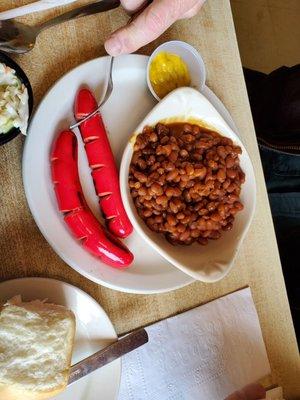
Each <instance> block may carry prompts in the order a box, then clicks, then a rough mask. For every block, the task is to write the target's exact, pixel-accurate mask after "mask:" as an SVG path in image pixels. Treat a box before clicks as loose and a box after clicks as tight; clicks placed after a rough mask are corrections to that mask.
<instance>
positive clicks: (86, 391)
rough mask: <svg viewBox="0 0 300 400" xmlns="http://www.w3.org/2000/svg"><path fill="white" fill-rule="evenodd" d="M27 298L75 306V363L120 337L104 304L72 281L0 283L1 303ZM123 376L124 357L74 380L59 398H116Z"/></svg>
mask: <svg viewBox="0 0 300 400" xmlns="http://www.w3.org/2000/svg"><path fill="white" fill-rule="evenodd" d="M18 294H20V295H22V299H23V300H24V301H31V300H36V299H40V300H43V299H48V301H49V302H52V303H55V304H61V305H64V306H66V307H67V308H69V309H70V310H72V311H73V312H74V314H75V316H76V336H75V343H74V353H73V359H72V364H75V363H77V362H78V361H80V360H82V359H84V358H86V357H88V356H90V355H91V354H94V353H95V352H96V351H99V350H101V349H103V348H104V347H106V346H108V345H109V344H111V343H113V342H114V341H116V339H117V335H116V332H115V330H114V327H113V325H112V323H111V322H110V320H109V318H108V316H107V315H106V313H105V312H104V310H103V309H102V308H101V307H100V305H99V304H98V303H97V302H96V301H95V300H94V299H93V298H92V297H90V296H89V295H88V294H86V293H85V292H83V291H82V290H80V289H78V288H76V287H75V286H71V285H69V284H68V283H64V282H61V281H57V280H54V279H45V278H24V279H14V280H11V281H6V282H2V283H0V304H1V303H3V302H6V301H7V300H9V299H10V298H12V297H13V296H15V295H18ZM120 377H121V360H116V361H114V362H113V363H111V364H109V365H106V366H105V367H103V368H101V369H99V370H97V371H95V372H93V373H92V374H90V375H88V376H86V377H85V378H82V379H81V380H79V381H77V382H75V383H73V385H71V386H69V387H68V388H67V390H66V391H65V392H63V393H61V394H59V395H58V396H56V397H54V398H53V400H54V399H56V400H74V399H76V400H99V398H101V400H115V399H117V396H118V392H119V386H120Z"/></svg>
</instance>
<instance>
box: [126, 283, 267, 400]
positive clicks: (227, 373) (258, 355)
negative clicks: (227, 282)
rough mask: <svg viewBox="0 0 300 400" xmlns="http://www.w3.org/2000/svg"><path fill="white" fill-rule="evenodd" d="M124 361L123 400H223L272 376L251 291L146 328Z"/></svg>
mask: <svg viewBox="0 0 300 400" xmlns="http://www.w3.org/2000/svg"><path fill="white" fill-rule="evenodd" d="M147 332H148V334H149V343H148V344H146V345H145V346H143V347H141V348H140V349H138V350H136V351H134V352H132V353H130V354H128V355H127V356H125V357H124V358H123V367H122V380H121V389H120V395H119V400H224V398H225V397H226V396H228V395H229V394H231V393H232V392H234V391H235V390H237V389H240V388H242V387H243V386H245V385H247V384H249V383H252V382H255V381H257V380H259V379H261V378H263V377H264V376H266V375H268V374H269V373H270V365H269V361H268V357H267V353H266V349H265V345H264V342H263V338H262V334H261V329H260V325H259V320H258V316H257V313H256V309H255V306H254V303H253V300H252V296H251V291H250V289H243V290H240V291H238V292H235V293H232V294H229V295H227V296H225V297H222V298H220V299H218V300H215V301H212V302H211V303H208V304H206V305H203V306H200V307H197V308H195V309H193V310H191V311H188V312H185V313H183V314H181V315H178V316H175V317H172V318H169V319H166V320H164V321H161V322H158V323H156V324H154V325H152V326H149V327H148V328H147Z"/></svg>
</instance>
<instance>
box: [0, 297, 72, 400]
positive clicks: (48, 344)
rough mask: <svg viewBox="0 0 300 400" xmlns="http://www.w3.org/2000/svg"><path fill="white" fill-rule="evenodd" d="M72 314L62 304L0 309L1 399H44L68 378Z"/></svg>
mask: <svg viewBox="0 0 300 400" xmlns="http://www.w3.org/2000/svg"><path fill="white" fill-rule="evenodd" d="M74 336H75V316H74V314H73V313H72V311H69V310H67V309H66V308H65V307H63V306H58V305H54V304H48V303H45V302H43V301H39V300H36V301H32V302H30V303H24V302H22V300H21V297H20V296H17V297H15V298H14V299H12V300H10V301H9V302H8V303H7V304H5V305H4V306H2V308H0V400H43V399H48V398H50V397H52V396H55V395H56V394H58V393H60V392H61V391H63V390H64V389H65V388H66V386H67V384H68V379H69V370H70V366H71V357H72V350H73V343H74Z"/></svg>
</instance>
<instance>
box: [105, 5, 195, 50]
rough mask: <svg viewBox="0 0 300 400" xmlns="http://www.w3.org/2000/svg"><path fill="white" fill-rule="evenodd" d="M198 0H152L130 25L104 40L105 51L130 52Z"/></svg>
mask: <svg viewBox="0 0 300 400" xmlns="http://www.w3.org/2000/svg"><path fill="white" fill-rule="evenodd" d="M198 2H199V0H186V1H182V0H172V3H171V6H170V0H154V2H153V3H152V4H151V5H149V7H147V8H146V10H145V11H144V12H143V13H141V14H140V15H139V16H138V17H137V18H136V19H135V20H134V21H133V22H132V23H131V24H130V25H127V26H125V27H123V28H121V29H119V30H118V31H116V32H115V33H114V34H113V35H112V36H111V37H110V38H109V39H108V40H107V41H106V42H105V49H106V51H107V52H108V53H109V54H111V55H113V56H117V55H120V54H124V53H131V52H134V51H136V50H137V49H139V48H140V47H142V46H144V45H145V44H147V43H149V42H151V41H153V40H155V39H157V38H158V37H159V36H160V35H161V34H162V33H163V32H164V31H165V30H166V29H168V28H169V27H170V26H171V25H172V24H173V23H174V22H175V21H176V20H177V19H179V18H180V17H181V16H182V15H184V13H185V12H186V11H187V10H188V9H190V8H191V7H194V5H195V4H197V3H198Z"/></svg>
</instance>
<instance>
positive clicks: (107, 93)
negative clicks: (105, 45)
mask: <svg viewBox="0 0 300 400" xmlns="http://www.w3.org/2000/svg"><path fill="white" fill-rule="evenodd" d="M113 65H114V57H111V59H110V65H109V79H108V82H107V86H106V91H105V95H104V97H103V99H102V100H101V101H100V103H99V105H98V107H97V109H96V110H95V111H93V112H92V113H91V114H89V115H87V116H86V117H85V118H83V119H82V120H80V121H78V122H77V123H76V124H73V125H71V126H70V129H71V130H74V129H75V128H78V127H79V126H80V125H81V124H82V123H83V122H85V121H88V120H89V119H90V118H92V117H93V116H94V115H96V114H98V112H99V111H100V108H101V107H102V106H103V105H104V104H105V103H106V102H107V100H108V99H109V98H110V95H111V94H112V91H113V87H114V84H113V78H112V73H113Z"/></svg>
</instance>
